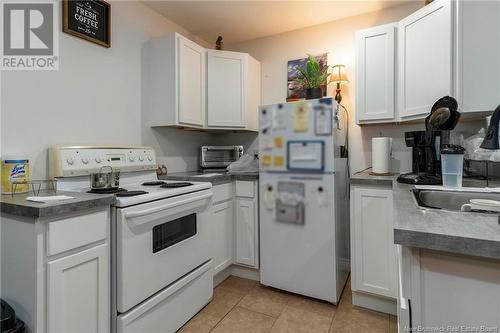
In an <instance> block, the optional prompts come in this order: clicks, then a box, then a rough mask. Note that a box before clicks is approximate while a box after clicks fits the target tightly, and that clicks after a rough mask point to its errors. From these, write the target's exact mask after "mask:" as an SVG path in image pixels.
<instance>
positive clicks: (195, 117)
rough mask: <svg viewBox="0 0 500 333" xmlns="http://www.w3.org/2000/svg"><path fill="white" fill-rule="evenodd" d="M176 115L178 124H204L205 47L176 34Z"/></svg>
mask: <svg viewBox="0 0 500 333" xmlns="http://www.w3.org/2000/svg"><path fill="white" fill-rule="evenodd" d="M177 52H178V56H177V63H176V66H177V74H178V76H177V79H178V82H177V103H178V105H177V112H178V113H177V116H178V122H179V124H181V125H182V124H186V125H195V126H203V125H204V124H205V49H204V48H203V47H201V46H199V45H198V44H196V43H194V42H192V41H190V40H189V39H187V38H184V37H182V36H180V35H177Z"/></svg>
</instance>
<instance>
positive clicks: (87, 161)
mask: <svg viewBox="0 0 500 333" xmlns="http://www.w3.org/2000/svg"><path fill="white" fill-rule="evenodd" d="M82 163H83V164H89V158H88V157H87V156H85V155H84V156H82Z"/></svg>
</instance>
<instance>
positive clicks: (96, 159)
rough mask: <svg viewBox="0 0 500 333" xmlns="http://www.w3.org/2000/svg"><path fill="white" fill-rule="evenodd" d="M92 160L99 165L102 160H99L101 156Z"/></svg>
mask: <svg viewBox="0 0 500 333" xmlns="http://www.w3.org/2000/svg"><path fill="white" fill-rule="evenodd" d="M94 160H95V161H96V163H101V162H102V160H101V156H96V157H95V158H94Z"/></svg>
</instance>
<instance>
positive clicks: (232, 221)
mask: <svg viewBox="0 0 500 333" xmlns="http://www.w3.org/2000/svg"><path fill="white" fill-rule="evenodd" d="M212 191H213V192H214V196H213V197H214V199H213V203H212V208H211V211H212V218H211V233H212V240H211V244H212V251H213V254H212V257H213V267H214V275H216V274H218V273H220V272H222V271H223V270H224V269H226V268H228V267H229V266H230V265H232V264H235V265H240V266H243V267H246V268H251V269H258V268H259V205H258V181H240V180H237V181H234V182H231V183H226V184H221V185H215V186H213V187H212Z"/></svg>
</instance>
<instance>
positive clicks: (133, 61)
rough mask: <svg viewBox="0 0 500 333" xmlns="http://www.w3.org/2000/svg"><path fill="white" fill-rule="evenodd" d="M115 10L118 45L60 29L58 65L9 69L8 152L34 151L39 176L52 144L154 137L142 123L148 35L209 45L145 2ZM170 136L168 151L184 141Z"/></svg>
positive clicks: (4, 135) (5, 82) (4, 127)
mask: <svg viewBox="0 0 500 333" xmlns="http://www.w3.org/2000/svg"><path fill="white" fill-rule="evenodd" d="M111 8H112V9H111V12H112V29H111V30H112V47H111V48H110V49H107V48H104V47H101V46H98V45H96V44H92V43H89V42H87V41H84V40H82V39H79V38H75V37H73V36H70V35H67V34H65V33H62V32H60V35H59V36H60V37H59V38H60V43H59V47H60V54H59V58H60V66H59V70H58V71H46V72H42V71H36V72H35V71H26V72H22V71H18V72H3V73H2V78H1V83H2V87H1V97H2V100H1V111H2V115H1V153H2V154H6V153H22V154H26V155H28V156H29V158H30V160H31V169H32V178H34V179H37V178H38V179H39V178H45V177H47V176H48V174H47V147H48V146H49V145H68V144H69V145H71V144H141V143H145V144H148V143H149V142H147V141H144V140H143V135H142V134H141V131H143V130H145V131H151V130H150V129H149V128H146V129H143V128H141V46H142V43H143V42H144V41H146V40H147V39H149V38H150V37H153V36H160V35H163V34H165V33H167V32H168V31H178V32H180V33H182V34H184V35H186V36H187V37H190V38H192V39H194V40H195V41H196V42H198V43H200V44H202V45H204V46H207V43H206V42H204V41H202V40H200V39H197V38H196V37H194V36H191V35H190V34H189V33H188V32H187V31H186V30H185V29H183V28H182V27H180V26H178V25H176V24H174V23H173V22H171V21H169V20H167V19H165V18H164V17H163V16H160V15H159V14H157V13H156V12H154V11H152V10H151V9H150V8H148V7H147V6H145V5H143V4H141V3H140V2H135V1H134V2H132V1H130V2H129V1H113V2H111ZM196 134H198V133H196ZM196 134H193V133H191V135H189V134H185V135H184V136H183V138H185V139H186V141H190V142H195V141H196ZM170 138H171V137H170V136H168V135H167V136H166V137H165V138H163V139H162V140H161V143H162V145H163V146H164V147H166V150H167V151H168V147H172V145H174V146H175V144H177V143H178V141H175V140H173V141H174V142H173V143H172V142H170V141H169V139H170Z"/></svg>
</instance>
